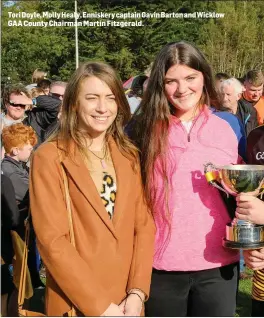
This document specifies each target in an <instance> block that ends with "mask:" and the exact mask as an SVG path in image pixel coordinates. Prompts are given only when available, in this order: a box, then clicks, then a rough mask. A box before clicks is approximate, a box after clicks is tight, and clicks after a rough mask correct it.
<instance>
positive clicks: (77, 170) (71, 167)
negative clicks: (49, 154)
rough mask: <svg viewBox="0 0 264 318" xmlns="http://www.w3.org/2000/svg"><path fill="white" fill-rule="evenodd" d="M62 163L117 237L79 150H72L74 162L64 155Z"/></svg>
mask: <svg viewBox="0 0 264 318" xmlns="http://www.w3.org/2000/svg"><path fill="white" fill-rule="evenodd" d="M62 164H63V165H64V167H65V168H66V170H67V172H68V173H69V175H70V177H71V179H72V180H73V181H74V183H75V184H76V185H77V187H78V189H79V190H80V192H81V193H82V194H83V195H84V196H85V198H86V199H87V200H88V201H89V203H90V204H91V206H92V207H93V208H94V210H95V212H96V213H97V214H98V215H99V216H100V218H101V220H102V221H103V222H104V223H105V225H106V226H107V228H108V229H109V230H110V231H111V232H112V234H113V236H114V237H115V238H116V239H117V236H116V233H115V231H114V226H113V222H112V221H111V220H110V219H109V216H108V213H107V212H106V210H105V207H104V205H103V202H102V200H101V198H100V195H99V193H98V191H97V189H96V186H95V184H94V182H93V180H92V178H91V176H90V173H89V170H88V168H87V167H86V165H85V163H84V161H83V159H82V157H81V155H80V153H79V151H77V149H76V151H74V162H73V161H72V160H71V159H70V158H69V157H65V158H64V159H63V160H62Z"/></svg>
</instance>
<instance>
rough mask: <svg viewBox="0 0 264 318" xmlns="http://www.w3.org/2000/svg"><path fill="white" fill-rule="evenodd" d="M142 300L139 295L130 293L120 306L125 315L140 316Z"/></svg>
mask: <svg viewBox="0 0 264 318" xmlns="http://www.w3.org/2000/svg"><path fill="white" fill-rule="evenodd" d="M142 306H143V304H142V300H141V299H140V297H139V296H138V295H135V294H129V295H128V296H127V298H126V299H124V300H123V301H122V303H121V304H120V305H119V308H120V310H121V311H123V313H124V314H125V316H137V317H138V316H140V314H141V310H142Z"/></svg>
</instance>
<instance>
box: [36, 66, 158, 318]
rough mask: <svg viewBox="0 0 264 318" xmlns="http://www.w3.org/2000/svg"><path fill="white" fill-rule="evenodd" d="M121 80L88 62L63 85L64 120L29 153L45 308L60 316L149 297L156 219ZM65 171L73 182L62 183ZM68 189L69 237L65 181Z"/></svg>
mask: <svg viewBox="0 0 264 318" xmlns="http://www.w3.org/2000/svg"><path fill="white" fill-rule="evenodd" d="M129 119H130V111H129V105H128V102H127V100H126V97H125V94H124V92H123V89H122V84H121V81H120V80H119V79H118V77H117V75H116V74H115V72H114V70H113V69H112V68H111V67H110V66H108V65H106V64H103V63H95V62H90V63H85V64H83V65H81V66H80V67H79V68H78V69H77V70H76V71H75V73H74V74H73V75H72V77H71V79H70V81H69V84H68V86H67V88H66V91H65V94H64V99H63V105H62V114H61V118H60V120H61V125H60V128H59V130H58V131H57V134H56V135H55V136H54V137H53V138H52V139H51V141H49V142H47V143H45V144H43V145H42V146H40V147H39V149H38V150H37V151H36V152H35V154H34V156H33V159H32V169H31V182H30V200H31V211H32V217H33V225H34V228H35V232H36V236H37V243H38V248H39V251H40V255H41V257H42V259H43V263H44V264H45V266H46V269H47V282H46V288H47V294H46V311H47V315H48V316H63V315H65V314H66V313H67V312H68V311H69V309H70V307H71V306H72V305H73V306H74V308H75V309H76V312H77V314H78V316H80V315H81V316H83V315H85V316H100V315H102V316H124V315H127V316H139V315H140V314H141V312H142V307H143V303H144V301H145V300H146V299H147V297H148V293H149V286H150V277H151V267H152V262H153V245H154V229H155V228H154V222H153V219H152V216H151V215H150V213H149V211H148V209H147V205H146V204H145V201H144V197H143V190H142V186H141V177H140V168H139V162H138V161H139V160H138V155H137V149H136V148H135V146H133V144H131V142H130V141H129V139H128V138H127V136H126V135H125V134H124V131H123V127H124V125H125V124H126V123H127V121H128V120H129ZM63 170H64V171H65V174H66V175H67V179H66V180H67V182H65V183H64V182H63V181H65V180H63ZM65 185H66V188H68V190H69V195H70V201H71V209H72V221H73V232H74V236H75V245H76V247H74V246H73V245H71V242H70V240H69V232H70V227H71V223H69V222H68V215H67V209H66V202H65V201H64V195H65V193H66V190H65V193H64V186H65Z"/></svg>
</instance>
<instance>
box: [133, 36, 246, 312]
mask: <svg viewBox="0 0 264 318" xmlns="http://www.w3.org/2000/svg"><path fill="white" fill-rule="evenodd" d="M211 105H214V106H217V105H218V101H217V97H216V92H215V89H214V85H213V77H212V72H211V69H210V66H209V64H208V63H207V61H206V59H205V58H204V56H203V54H202V53H201V52H200V51H199V50H198V49H197V48H196V47H195V46H193V45H191V44H189V43H187V42H176V43H170V44H167V45H165V46H164V47H163V48H162V49H161V51H160V52H159V53H158V55H157V57H156V59H155V61H154V64H153V67H152V71H151V75H150V78H149V83H148V86H147V89H146V92H145V95H144V96H143V100H142V102H141V105H140V107H139V109H138V110H137V112H136V113H135V115H134V117H133V120H132V121H131V123H130V124H129V125H128V128H127V131H128V134H129V135H130V137H131V139H132V140H134V142H135V143H136V144H137V146H138V147H139V149H140V151H141V171H142V177H143V184H144V188H145V192H146V197H147V202H148V204H149V207H150V208H151V210H152V212H153V216H154V219H155V223H156V228H157V231H156V240H155V256H154V264H153V267H154V269H153V274H152V282H151V291H150V298H149V301H148V302H147V304H146V314H147V315H148V316H158V317H159V316H187V315H188V316H232V315H234V313H235V308H236V291H237V282H238V262H239V253H238V252H237V251H231V250H227V249H225V248H223V247H222V238H223V237H224V236H225V226H226V224H227V223H228V222H229V221H230V220H231V217H230V216H229V214H228V211H227V208H226V206H225V204H224V202H223V200H222V198H221V196H220V194H219V192H218V190H217V189H215V188H213V187H211V186H209V185H208V183H207V181H206V178H205V176H204V165H205V164H206V163H208V162H213V163H215V164H217V165H226V164H231V163H233V164H236V163H238V162H240V161H241V156H240V155H241V154H244V152H245V136H244V135H243V128H242V127H241V125H240V124H239V121H238V119H237V118H236V117H235V116H234V115H232V114H230V113H225V112H220V111H217V110H216V109H213V108H211V107H210V106H211Z"/></svg>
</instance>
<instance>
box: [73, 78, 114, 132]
mask: <svg viewBox="0 0 264 318" xmlns="http://www.w3.org/2000/svg"><path fill="white" fill-rule="evenodd" d="M117 109H118V107H117V103H116V99H115V95H114V94H113V92H112V91H111V89H110V88H109V86H108V85H107V84H106V83H105V82H103V81H101V80H100V79H99V78H97V77H95V76H91V77H87V78H86V79H84V80H83V82H82V83H81V85H80V90H79V95H78V109H77V114H78V128H79V129H80V130H84V131H86V132H88V133H89V135H90V136H91V137H92V138H95V137H98V136H100V135H102V134H103V135H104V134H105V133H106V131H107V129H108V128H109V127H110V126H111V124H112V123H113V122H114V120H115V118H116V115H117Z"/></svg>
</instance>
